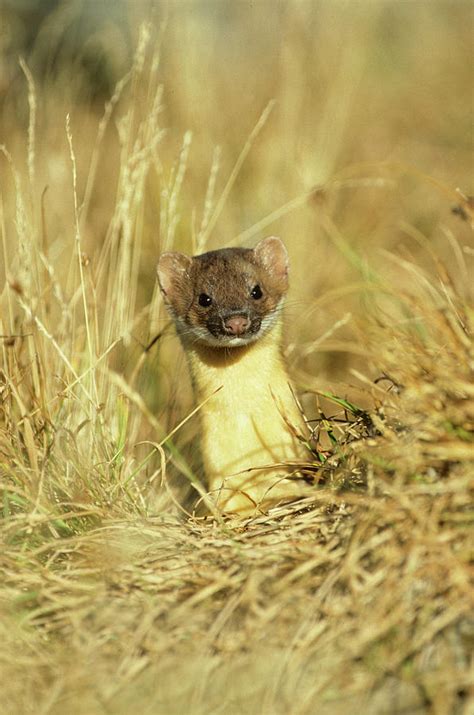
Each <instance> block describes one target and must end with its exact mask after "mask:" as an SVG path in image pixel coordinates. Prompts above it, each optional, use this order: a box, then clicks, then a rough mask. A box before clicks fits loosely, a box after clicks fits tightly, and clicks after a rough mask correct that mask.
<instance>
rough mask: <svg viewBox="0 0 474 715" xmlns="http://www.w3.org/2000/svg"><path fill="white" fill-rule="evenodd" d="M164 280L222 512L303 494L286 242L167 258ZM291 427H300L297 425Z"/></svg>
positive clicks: (211, 487)
mask: <svg viewBox="0 0 474 715" xmlns="http://www.w3.org/2000/svg"><path fill="white" fill-rule="evenodd" d="M157 272H158V281H159V285H160V289H161V293H162V295H163V298H164V302H165V305H166V307H167V309H168V312H169V313H170V314H171V316H172V318H173V320H174V322H175V325H176V329H177V332H178V335H179V337H180V339H181V342H182V344H183V347H184V350H185V353H186V356H187V358H188V363H189V368H190V372H191V379H192V383H193V388H194V392H195V397H196V399H197V401H198V402H201V401H203V400H206V399H207V398H209V399H208V401H207V403H206V405H205V406H204V407H203V409H202V410H201V411H200V415H201V425H202V443H201V451H202V457H203V462H204V468H205V472H206V476H207V480H208V486H209V491H210V494H211V496H212V498H213V499H214V501H215V503H216V504H217V506H219V507H220V508H221V509H222V510H223V511H224V512H230V513H233V512H240V513H243V514H246V513H250V512H252V511H254V510H255V509H256V508H260V509H262V508H265V507H267V506H269V505H271V504H272V503H275V502H277V501H282V500H286V501H288V499H292V498H294V497H296V496H298V495H300V494H301V493H302V487H301V486H300V482H299V481H298V480H295V479H290V478H288V477H289V475H291V474H293V473H294V472H295V471H297V464H298V461H301V458H302V457H303V454H304V449H303V447H302V445H301V443H300V441H299V440H298V439H297V436H296V434H295V432H296V431H297V432H298V433H300V434H301V433H302V432H303V428H304V422H303V418H302V416H301V413H300V411H299V409H298V407H297V405H296V403H295V398H294V395H293V393H292V390H291V388H290V384H289V378H288V375H287V372H286V368H285V364H284V361H283V356H282V350H281V343H282V326H281V311H282V306H283V302H284V298H285V295H286V292H287V290H288V254H287V251H286V248H285V246H284V244H283V243H282V241H281V240H280V239H279V238H275V237H270V238H265V239H263V240H262V241H260V242H259V243H258V244H257V245H256V247H255V248H254V249H247V248H224V249H221V250H217V251H210V252H208V253H203V254H201V255H198V256H193V257H190V256H186V255H184V254H182V253H177V252H167V253H163V254H162V255H161V256H160V258H159V263H158V269H157ZM290 425H291V426H293V429H292V428H291V426H290Z"/></svg>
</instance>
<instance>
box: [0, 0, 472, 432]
mask: <svg viewBox="0 0 474 715" xmlns="http://www.w3.org/2000/svg"><path fill="white" fill-rule="evenodd" d="M0 7H1V23H0V143H1V144H3V145H4V146H5V147H6V148H7V150H8V152H9V156H10V159H7V158H6V156H0V172H1V177H2V178H1V191H2V202H3V214H4V223H5V236H6V239H7V240H6V249H5V250H6V254H5V255H6V257H7V262H8V267H7V266H6V265H4V266H3V267H2V268H1V269H0V281H1V282H2V284H3V283H4V281H5V278H6V276H7V274H8V275H10V278H11V280H14V279H16V278H18V280H19V282H20V283H21V275H22V268H21V263H22V260H23V261H25V260H27V259H25V258H23V259H22V258H21V250H20V251H19V249H18V246H20V247H21V240H20V241H19V238H18V237H19V233H18V232H19V228H18V225H19V224H18V186H21V187H22V192H23V194H22V195H23V197H25V196H28V197H29V198H28V201H27V202H26V203H27V204H28V207H29V208H28V211H30V214H29V216H30V217H31V226H33V227H34V228H33V229H32V231H33V233H35V232H36V238H35V239H34V240H35V241H39V242H40V243H41V242H42V247H43V250H44V251H45V253H46V255H47V258H48V261H49V263H50V266H52V267H53V269H54V271H55V275H56V280H57V285H58V286H59V287H60V289H61V291H63V297H64V301H65V304H66V303H67V304H68V305H71V301H72V300H73V298H74V295H75V293H74V291H75V287H74V286H75V285H76V283H75V282H74V281H75V278H74V277H71V275H72V274H71V255H72V254H73V245H74V236H75V230H76V229H75V208H74V196H73V191H72V178H71V147H70V146H69V142H68V137H67V130H66V117H67V116H69V120H68V121H69V131H70V135H71V138H72V146H73V151H74V159H75V162H76V170H77V179H76V182H77V196H76V198H77V202H78V211H79V219H80V229H81V246H82V250H83V253H84V266H86V268H87V271H88V276H90V281H91V286H93V288H94V291H95V293H94V295H95V298H94V300H95V301H96V302H95V304H94V305H95V309H96V313H95V315H96V322H97V324H98V326H99V327H98V328H97V331H98V335H99V337H98V342H99V343H100V345H97V346H96V350H97V353H100V352H101V351H103V350H105V349H106V348H107V346H108V345H109V344H110V343H111V341H112V340H113V339H114V337H116V336H117V335H119V334H122V335H123V334H124V333H127V334H129V335H131V336H132V338H130V340H129V343H128V347H127V349H126V350H123V351H122V352H120V355H119V356H118V357H117V365H118V367H119V368H120V370H122V371H125V372H126V371H127V370H128V371H132V372H133V370H134V369H135V366H136V365H137V361H138V360H139V359H140V355H141V351H142V349H143V346H145V345H147V344H149V343H150V341H151V340H152V339H153V337H154V336H155V335H156V334H157V333H158V332H159V331H161V330H162V329H163V327H164V326H165V325H166V323H167V319H166V316H165V315H164V313H163V311H162V307H161V305H160V301H159V297H158V296H157V294H156V285H155V265H156V260H157V256H158V254H159V252H160V251H161V250H163V249H165V248H170V247H171V246H174V247H175V248H177V249H179V250H183V251H187V252H190V253H191V252H193V251H194V250H197V249H199V250H200V251H202V250H206V249H208V248H218V247H223V246H226V245H236V244H241V245H249V246H251V245H253V244H254V243H255V242H256V241H257V240H258V239H259V238H261V237H262V236H264V235H268V234H276V235H279V236H281V237H282V238H283V240H284V241H285V243H286V244H287V246H288V248H289V251H290V255H291V262H292V272H291V275H292V287H291V293H290V296H289V300H288V307H287V343H288V348H287V356H288V360H289V362H290V366H291V370H292V373H293V375H294V376H295V377H296V380H297V383H298V385H299V387H300V389H301V390H303V391H304V390H305V389H307V390H310V389H312V388H313V387H314V386H315V385H316V386H319V387H321V386H325V387H326V388H331V387H333V386H334V385H336V386H337V385H338V384H339V383H340V381H341V380H343V381H345V382H351V380H352V378H351V376H350V370H351V368H356V369H359V368H361V367H364V369H365V367H366V365H367V356H366V355H365V352H364V330H365V327H364V326H365V324H364V320H365V317H366V315H367V314H368V313H369V312H370V311H371V301H370V296H371V295H372V294H373V289H374V286H377V287H378V288H380V287H381V286H384V287H385V288H386V287H387V286H389V288H388V290H393V289H394V287H396V289H397V290H407V291H410V290H412V289H413V283H416V282H417V281H419V280H420V277H419V275H418V276H416V275H414V274H413V272H410V271H409V270H406V267H405V268H404V267H403V265H402V261H403V260H404V259H410V260H412V259H413V260H415V262H416V264H417V265H418V266H419V267H420V271H426V272H427V275H431V274H433V275H434V271H435V266H436V260H437V259H440V260H442V261H443V262H444V264H445V265H446V266H447V267H448V270H450V271H451V272H452V279H453V280H454V281H456V280H457V276H459V274H460V273H462V272H463V271H464V274H465V272H466V267H465V265H464V263H463V261H468V260H471V258H472V244H469V242H470V241H471V238H470V233H469V225H468V221H466V220H465V219H466V218H467V217H466V215H465V214H464V213H463V211H462V210H461V209H460V208H459V206H458V204H459V201H460V199H459V195H458V194H457V193H456V190H457V188H460V189H461V191H462V192H463V193H464V194H465V195H466V196H468V195H469V194H471V193H473V187H472V159H473V154H472V149H473V132H472V109H473V92H472V76H473V74H472V70H473V54H472V40H473V22H474V5H473V4H472V2H469V1H468V2H463V1H462V0H454V1H453V0H450V1H448V2H444V1H442V0H440V1H436V0H417V1H412V2H403V1H401V0H380V1H379V2H374V1H371V0H359V1H358V2H354V1H353V0H352V1H349V0H348V1H344V0H331V1H325V0H312V1H310V0H302V1H301V0H300V1H295V2H292V1H291V0H286V1H280V0H259V1H257V2H246V1H245V0H243V1H239V2H234V1H231V0H212V1H209V0H202V1H201V0H200V1H197V2H187V1H185V0H182V1H179V0H175V1H170V2H166V3H165V2H152V1H145V0H128V1H127V0H101V2H92V0H90V1H88V0H77V1H75V0H68V1H66V0H1V2H0ZM111 100H112V102H111ZM110 102H111V103H110ZM32 107H33V118H32ZM104 117H106V121H105V120H104ZM32 123H33V124H34V145H33V140H32V136H33V133H32V131H31V126H32ZM29 126H30V134H29V133H28V132H29V129H28V127H29ZM28 147H29V151H28ZM33 155H34V156H33ZM239 157H240V159H241V161H239ZM236 164H238V165H239V166H238V171H234V169H235V167H236ZM9 166H10V168H9ZM12 166H14V167H15V171H16V175H15V174H14V172H13V171H12V169H11V167H12ZM15 176H16V179H15ZM15 181H16V182H17V183H16V184H15ZM18 182H19V183H18ZM15 186H16V189H15ZM206 197H207V198H206ZM224 199H225V200H224ZM216 207H218V210H217V211H216ZM20 223H21V222H20ZM121 242H122V243H121ZM123 243H124V244H126V245H128V246H129V254H127V255H128V258H127V261H128V260H129V262H130V264H131V268H130V269H128V268H127V270H129V272H128V273H127V272H126V271H125V272H124V270H125V269H124V270H122V268H123V265H125V263H124V262H123V261H122V259H120V260H121V262H118V259H117V258H115V259H113V255H116V256H117V255H118V253H116V254H113V251H114V250H116V252H118V251H120V250H122V249H121V248H120V247H121V246H122V245H123ZM470 245H471V247H470ZM111 246H115V247H116V248H115V249H113V248H111ZM107 251H108V252H107ZM26 252H27V251H26ZM461 254H462V256H461ZM394 255H395V256H397V258H396V259H394V258H393V256H394ZM434 256H436V257H437V259H436V260H435V259H434ZM461 258H462V260H461ZM119 263H120V265H119ZM127 265H128V264H127ZM118 273H119V274H120V275H118ZM74 275H76V274H74ZM462 277H463V278H465V275H463V276H462ZM76 278H77V275H76ZM23 280H26V279H23ZM111 281H115V282H116V283H117V284H118V285H119V289H120V290H122V294H124V292H125V293H127V291H128V294H127V298H126V303H127V304H126V305H125V304H124V305H120V307H119V308H117V305H118V304H117V302H116V301H115V299H113V296H114V295H115V293H114V292H113V290H112V289H111V288H110V284H111ZM368 283H371V286H372V288H371V291H368V289H367V285H368ZM107 286H108V287H107ZM20 287H21V286H20ZM76 287H77V286H76ZM57 290H59V288H57ZM114 290H115V289H114ZM462 290H464V291H465V290H467V288H466V283H465V284H464V287H463V288H462ZM53 292H54V291H53ZM117 295H118V294H117ZM76 299H77V296H76ZM120 300H121V301H122V302H125V301H124V299H123V295H122V298H121V299H120ZM68 301H69V302H68ZM385 307H386V310H387V311H388V315H389V316H390V307H389V305H388V304H387V305H386V306H385ZM111 311H116V313H117V314H118V313H120V315H121V318H120V320H119V319H117V321H116V324H114V325H112V321H111V320H110V313H111ZM107 316H108V317H107ZM143 316H145V317H146V319H143V320H142V318H143ZM100 326H102V328H103V329H101V327H100ZM58 330H59V328H58ZM64 330H66V328H64ZM165 337H166V336H165ZM361 337H362V340H361ZM134 350H135V352H134ZM153 350H155V351H160V357H159V358H158V357H157V354H158V353H157V352H154V353H153V354H151V356H147V358H146V361H145V362H144V364H141V366H140V371H141V372H140V374H141V376H142V377H141V379H142V386H141V387H140V391H141V392H142V393H143V394H144V395H145V397H146V399H147V400H148V403H149V404H150V406H151V407H152V409H153V410H155V411H158V412H159V410H160V409H161V410H165V411H166V414H167V420H168V421H169V424H173V423H174V421H175V420H176V414H182V413H183V410H184V406H183V405H182V404H180V403H179V399H181V398H179V399H178V398H176V399H178V407H177V413H176V412H174V410H171V412H170V408H169V406H170V404H175V402H173V401H172V400H171V397H170V396H171V395H175V397H176V390H177V386H178V385H179V383H180V381H181V380H182V379H184V380H185V379H186V370H185V368H184V367H183V364H182V363H183V360H182V358H181V363H179V365H180V367H179V368H178V370H177V371H176V369H175V368H176V355H177V345H176V342H175V341H174V338H171V339H170V340H168V339H163V340H162V341H161V342H160V343H159V346H158V347H155V348H154V349H153ZM160 361H161V362H160ZM158 365H168V366H169V365H172V367H173V371H172V376H171V377H170V378H169V380H168V378H165V379H164V380H161V381H160V385H162V386H163V385H166V386H163V390H164V392H160V389H161V388H160V389H158V388H157V386H156V376H157V374H158V371H159V370H158V367H157V366H158ZM160 374H161V375H162V376H163V375H169V374H170V370H169V369H167V370H162V371H161V373H160ZM335 389H337V388H335ZM348 389H349V388H348ZM339 390H340V388H339ZM182 399H184V403H185V406H186V405H188V406H189V405H190V404H191V398H190V396H188V397H186V398H182Z"/></svg>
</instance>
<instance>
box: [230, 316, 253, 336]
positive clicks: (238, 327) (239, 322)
mask: <svg viewBox="0 0 474 715" xmlns="http://www.w3.org/2000/svg"><path fill="white" fill-rule="evenodd" d="M224 327H225V329H226V331H227V332H228V333H230V335H242V333H245V331H246V330H247V329H248V328H249V327H250V320H249V319H248V318H247V316H245V315H232V316H231V317H230V318H227V319H226V320H224Z"/></svg>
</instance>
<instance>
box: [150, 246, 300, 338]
mask: <svg viewBox="0 0 474 715" xmlns="http://www.w3.org/2000/svg"><path fill="white" fill-rule="evenodd" d="M158 281H159V284H160V289H161V293H162V295H163V298H164V301H165V304H166V307H167V309H168V311H169V312H170V314H171V315H172V317H173V319H174V321H175V323H176V325H177V328H178V332H179V333H180V335H181V337H182V338H183V339H184V340H185V341H186V342H188V341H189V342H191V343H193V342H198V343H203V344H205V345H208V346H212V347H222V348H231V347H237V346H241V345H247V344H248V343H251V342H254V341H255V340H258V339H259V338H260V337H262V336H263V335H264V334H265V333H267V332H268V331H269V330H270V329H271V328H272V326H273V325H274V323H275V321H276V319H277V317H278V314H279V312H280V310H281V307H282V305H283V300H284V297H285V294H286V292H287V290H288V254H287V251H286V248H285V246H284V244H283V243H282V241H281V240H280V239H279V238H275V237H274V236H271V237H270V238H265V239H263V240H262V241H260V242H259V243H258V244H257V245H256V246H255V248H253V249H252V248H223V249H221V250H218V251H209V253H203V254H201V255H199V256H193V257H190V256H185V255H184V254H182V253H177V252H169V253H163V254H162V255H161V256H160V259H159V262H158Z"/></svg>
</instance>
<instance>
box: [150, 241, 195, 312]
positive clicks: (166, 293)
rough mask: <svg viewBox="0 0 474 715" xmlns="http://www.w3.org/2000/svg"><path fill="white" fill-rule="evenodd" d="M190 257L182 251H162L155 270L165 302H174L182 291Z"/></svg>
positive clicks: (189, 264) (190, 261)
mask: <svg viewBox="0 0 474 715" xmlns="http://www.w3.org/2000/svg"><path fill="white" fill-rule="evenodd" d="M191 263H192V258H190V257H189V256H185V255H184V253H177V252H174V251H173V252H166V253H162V254H161V256H160V258H159V260H158V266H157V269H156V272H157V274H158V283H159V284H160V288H161V292H162V294H163V297H164V299H165V301H166V303H171V304H173V303H175V302H176V300H177V299H179V296H180V294H182V292H183V287H184V284H185V282H186V280H187V279H188V277H189V269H190V268H191Z"/></svg>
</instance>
